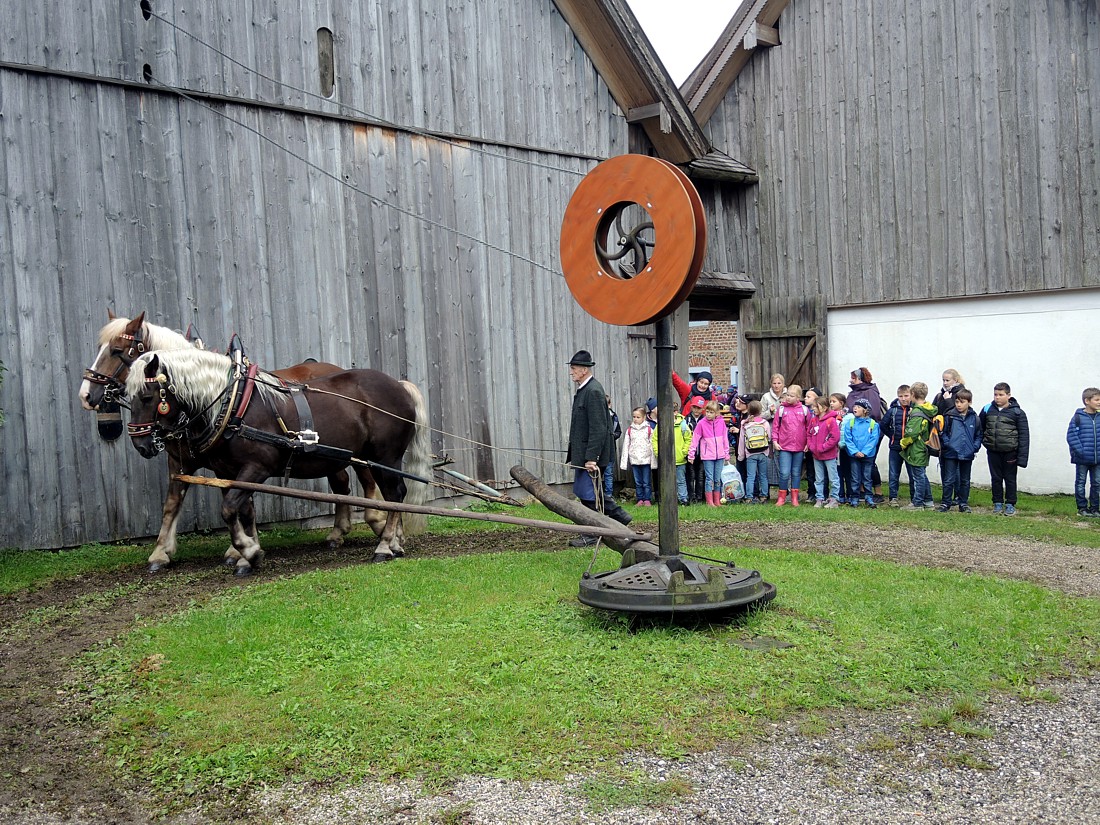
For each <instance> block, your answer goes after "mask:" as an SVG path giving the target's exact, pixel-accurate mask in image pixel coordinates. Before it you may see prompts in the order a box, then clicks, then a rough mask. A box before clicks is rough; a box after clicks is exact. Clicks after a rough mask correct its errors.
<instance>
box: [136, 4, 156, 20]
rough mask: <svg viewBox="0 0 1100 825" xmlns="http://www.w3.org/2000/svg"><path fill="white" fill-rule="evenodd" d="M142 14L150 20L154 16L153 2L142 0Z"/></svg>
mask: <svg viewBox="0 0 1100 825" xmlns="http://www.w3.org/2000/svg"><path fill="white" fill-rule="evenodd" d="M139 5H140V6H141V16H142V17H144V18H145V19H146V20H148V19H149V18H150V17H152V16H153V4H152V2H150V0H141V3H140V4H139Z"/></svg>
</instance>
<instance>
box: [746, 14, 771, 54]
mask: <svg viewBox="0 0 1100 825" xmlns="http://www.w3.org/2000/svg"><path fill="white" fill-rule="evenodd" d="M744 45H745V48H746V49H748V50H750V51H751V50H752V49H755V48H756V47H757V46H778V45H779V29H777V28H775V27H774V26H765V25H764V24H763V23H761V22H760V21H759V20H756V21H754V22H753V24H752V25H751V26H749V30H748V31H747V32H745V41H744Z"/></svg>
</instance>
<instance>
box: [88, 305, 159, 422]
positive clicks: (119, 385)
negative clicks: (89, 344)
mask: <svg viewBox="0 0 1100 825" xmlns="http://www.w3.org/2000/svg"><path fill="white" fill-rule="evenodd" d="M144 329H145V325H144V324H142V325H141V326H140V327H138V328H137V331H136V332H135V333H134V334H133V335H130V334H129V333H122V334H121V335H119V336H118V337H119V338H121V339H123V340H124V341H129V342H130V345H129V346H128V347H127V348H126V349H125V350H119V351H118V352H112V353H111V356H112V357H114V358H117V359H118V366H117V367H116V368H115V371H114V372H113V373H111V374H110V375H105V374H104V373H102V372H96V371H95V370H93V369H92V368H91V367H88V368H87V369H86V370H84V380H86V381H89V382H91V383H92V384H99V385H100V386H102V387H103V400H104V401H105V402H106V403H108V404H124V403H125V402H124V399H125V398H126V384H125V381H126V376H127V375H128V374H129V372H130V366H131V365H132V364H133V363H134V361H136V360H137V359H138V358H139V357H140V356H141V355H142V353H144V352H145V338H144V335H143V331H144Z"/></svg>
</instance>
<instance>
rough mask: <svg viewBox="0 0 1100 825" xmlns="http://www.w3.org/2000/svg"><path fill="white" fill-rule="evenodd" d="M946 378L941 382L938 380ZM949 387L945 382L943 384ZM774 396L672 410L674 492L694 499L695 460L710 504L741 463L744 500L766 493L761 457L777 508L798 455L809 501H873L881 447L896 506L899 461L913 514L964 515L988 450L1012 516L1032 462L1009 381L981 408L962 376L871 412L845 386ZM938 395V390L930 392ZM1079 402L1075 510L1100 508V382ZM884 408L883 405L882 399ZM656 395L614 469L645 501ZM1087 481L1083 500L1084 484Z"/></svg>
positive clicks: (794, 479)
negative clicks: (935, 488) (773, 476)
mask: <svg viewBox="0 0 1100 825" xmlns="http://www.w3.org/2000/svg"><path fill="white" fill-rule="evenodd" d="M945 381H946V379H945ZM945 386H946V384H945ZM774 392H775V395H776V397H777V398H778V402H779V403H778V404H777V405H776V406H775V408H774V411H773V412H772V415H771V419H772V420H771V421H769V420H768V419H767V417H766V415H765V410H764V407H763V404H762V403H761V401H760V400H757V399H755V398H752V397H750V396H745V395H737V396H735V397H734V398H733V399H732V400H733V405H732V409H731V408H729V407H725V406H724V405H721V404H720V403H719V402H718V401H717V400H714V399H712V400H709V401H708V400H706V399H705V398H703V397H700V396H694V397H691V398H689V399H688V400H687V402H686V404H685V408H684V410H685V411H677V412H676V413H675V415H674V421H673V422H672V426H673V428H674V444H675V448H676V455H675V461H676V487H677V499H678V501H679V502H680V503H681V504H687V503H689V495H688V480H689V478H688V473H689V471H690V470H689V468H690V467H691V465H692V464H694V463H695V462H696V460H697V459H698V460H699V461H701V463H702V468H703V475H704V477H705V483H704V485H703V486H704V490H703V493H702V495H700V498H701V499H703V500H705V502H706V504H707V505H709V506H715V507H716V506H718V505H719V504H720V503H721V502H722V471H723V468H724V466H725V465H726V464H727V463H736V465H737V466H738V469H739V471H740V472H741V475H742V477H743V479H744V490H745V496H744V501H746V502H747V503H750V504H761V503H765V502H767V501H768V500H769V495H768V488H769V484H768V465H769V462H770V461H771V460H772V459H773V458H774V460H775V463H776V465H777V473H778V481H779V485H778V486H779V493H778V497H777V499H776V502H775V504H776V506H780V507H782V506H784V505H785V504H787V503H788V502H789V503H790V504H792V505H793V506H795V507H797V506H799V504H800V501H799V496H800V494H801V491H800V489H799V485H800V480H801V478H802V470H803V463H804V460H805V459H806V458H807V456H808V458H809V460H810V463H809V464H808V466H807V475H808V476H809V478H810V485H809V487H808V491H807V492H808V494H809V495H810V496H812V497H813V498H814V499H815V503H814V506H815V507H822V508H835V507H838V506H840V505H842V504H843V505H848V506H851V507H857V506H859V504H860V502H861V501H864V502H866V505H867V506H868V507H871V508H874V507H877V506H878V504H877V502H878V501H881V500H882V498H881V496H876V495H875V493H874V483H873V481H872V473H873V471H874V465H875V457H876V455H877V453H878V450H879V447H880V444H881V442H882V441H883V440H886V442H887V447H888V449H889V504H890V505H891V506H895V507H896V506H900V503H899V501H898V489H899V485H900V481H901V472H902V470H903V469H904V470H905V472H906V475H907V477H908V481H909V488H910V496H911V502H910V503H909V504H908V505H907V506H906V507H905V509H909V510H923V509H933V508H935V509H936V510H938V511H940V512H948V511H950V510H951V509H952V508H958V510H959V511H960V512H962V513H969V512H971V508H970V503H969V498H970V482H971V470H972V467H973V463H974V459H975V457H976V456H977V454H978V452H979V451H980V450H981V448H982V447H985V450H986V457H987V461H988V464H989V473H990V478H991V482H992V491H993V510H994V512H996V513H1003V514H1004V515H1009V516H1011V515H1014V514H1015V513H1016V505H1017V484H1016V482H1017V473H1018V471H1019V469H1020V468H1021V467H1027V463H1028V453H1029V444H1030V436H1029V430H1028V421H1027V415H1026V414H1025V413H1024V411H1023V409H1022V408H1021V407H1020V405H1019V403H1018V402H1017V401H1016V399H1015V398H1013V397H1012V391H1011V388H1010V387H1009V385H1008V384H1006V383H1003V382H1002V383H998V384H996V385H995V386H994V388H993V400H992V402H990V403H989V404H987V405H986V406H985V407H983V408H982V409H981V410H980V411H979V410H977V409H975V407H974V404H973V401H974V397H973V394H972V393H971V392H970V391H969V390H968V389H966V388H965V387H963V386H962V385H961V384H959V385H958V386H957V387H955V388H954V391H953V392H952V393H950V395H949V400H948V401H946V402H945V403H940V404H939V406H937V405H936V404H933V403H931V402H929V401H928V385H927V384H925V383H923V382H919V381H918V382H914V383H913V384H911V385H909V384H903V385H901V386H900V387H898V390H897V398H896V399H894V401H893V403H892V404H890V405H889V407H888V408H886V409H884V410H877V412H879V413H880V415H879V416H877V417H878V418H880V419H881V421H878V420H876V416H875V415H874V413H875V412H876V410H875V406H878V404H876V403H875V401H877V398H876V399H874V400H869V399H866V398H857V399H855V400H854V401H853V402H852V405H851V409H848V408H847V406H846V404H847V403H848V397H847V396H845V395H844V394H842V393H833V394H831V395H828V396H824V395H822V394H820V393H818V392H817V390H816V389H813V388H811V389H810V390H807V391H806V394H805V397H804V396H803V392H802V389H801V387H799V386H797V385H791V386H789V387H782V386H781V387H780V388H778V389H775V390H774ZM936 400H937V402H940V397H939V396H938V397H937V399H936ZM1082 402H1083V405H1084V406H1083V407H1082V408H1081V409H1079V410H1077V412H1076V413H1075V414H1074V416H1073V419H1072V420H1071V421H1070V425H1069V430H1068V433H1067V436H1066V438H1067V442H1068V444H1069V447H1070V454H1071V460H1072V462H1073V463H1074V464H1075V465H1076V469H1077V478H1076V482H1075V494H1076V500H1077V508H1078V514H1079V515H1081V516H1089V517H1098V516H1100V389H1097V388H1095V387H1090V388H1088V389H1086V390H1085V391H1084V392H1083V393H1082ZM879 403H880V404H881V406H882V407H886V405H885V404H884V403H882V402H879ZM656 406H657V405H656V400H655V399H650V400H649V402H647V404H646V406H644V407H637V408H635V409H634V410H633V413H632V422H631V425H630V427H629V429H628V430H627V432H626V440H625V441H624V444H623V449H622V461H621V465H620V466H621V468H622V469H623V470H626V469H628V468H629V469H630V470H631V471H632V473H633V476H634V482H635V490H636V498H637V502H638V503H639V504H641V505H643V506H647V505H650V504H652V499H653V484H652V472H653V469H654V468H655V467H656V466H657V450H658V447H657V410H656ZM937 455H938V456H939V462H940V477H941V481H942V497H941V500H940V503H939V505H938V506H937V505H936V504H935V502H934V501H933V498H932V486H931V484H930V482H929V480H928V473H927V469H928V465H929V463H930V460H931V458H932V457H933V456H937ZM1090 481H1091V489H1090V490H1089V495H1088V496H1087V497H1086V494H1085V493H1086V484H1087V483H1089V482H1090Z"/></svg>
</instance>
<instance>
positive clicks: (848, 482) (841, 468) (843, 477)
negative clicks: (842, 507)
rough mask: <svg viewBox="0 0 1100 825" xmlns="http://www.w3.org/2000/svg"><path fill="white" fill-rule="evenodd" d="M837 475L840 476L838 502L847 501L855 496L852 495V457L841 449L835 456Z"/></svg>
mask: <svg viewBox="0 0 1100 825" xmlns="http://www.w3.org/2000/svg"><path fill="white" fill-rule="evenodd" d="M836 463H837V468H838V470H837V474H838V475H839V476H840V500H841V501H848V500H849V499H853V498H856V497H857V496H855V495H853V493H852V457H851V456H850V455H848V451H847V450H844V449H841V451H840V452H839V453H837V455H836Z"/></svg>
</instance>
